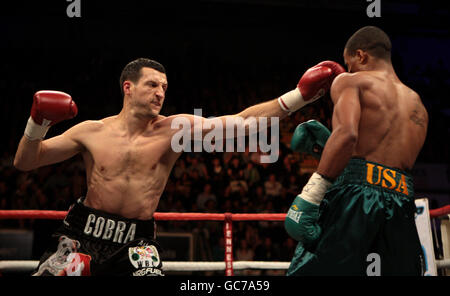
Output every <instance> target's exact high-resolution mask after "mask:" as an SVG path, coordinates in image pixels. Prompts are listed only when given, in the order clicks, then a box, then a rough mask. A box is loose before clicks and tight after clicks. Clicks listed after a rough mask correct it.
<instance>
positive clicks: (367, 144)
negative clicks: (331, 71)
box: [318, 51, 428, 178]
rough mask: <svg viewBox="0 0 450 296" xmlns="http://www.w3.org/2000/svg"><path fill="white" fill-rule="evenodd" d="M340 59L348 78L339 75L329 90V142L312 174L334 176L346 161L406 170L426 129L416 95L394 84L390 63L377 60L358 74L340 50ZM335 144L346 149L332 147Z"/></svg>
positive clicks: (397, 79)
mask: <svg viewBox="0 0 450 296" xmlns="http://www.w3.org/2000/svg"><path fill="white" fill-rule="evenodd" d="M344 60H345V61H346V64H347V66H348V70H349V72H350V73H344V74H342V75H340V76H339V77H338V78H337V79H336V80H335V81H334V82H333V86H332V88H331V97H332V100H333V102H334V104H335V107H334V108H335V110H334V113H333V131H334V135H332V136H331V137H334V139H333V141H329V142H330V143H333V145H331V144H330V145H329V146H330V147H328V151H327V152H328V153H324V155H323V156H322V159H321V163H320V165H319V168H318V171H320V172H322V173H323V174H324V175H328V176H330V177H333V178H334V177H337V175H338V174H339V173H340V172H341V171H342V169H343V168H344V167H345V165H346V162H347V161H348V158H349V157H360V158H364V159H366V160H368V161H373V162H377V163H380V164H384V165H386V166H390V167H395V168H399V169H402V170H410V169H412V167H413V165H414V163H415V161H416V158H417V156H418V154H419V152H420V149H421V148H422V146H423V144H424V142H425V138H426V133H427V126H428V114H427V111H426V109H425V107H424V106H423V104H422V102H421V99H420V97H419V95H418V94H417V93H416V92H415V91H413V90H412V89H410V88H409V87H407V86H406V85H404V84H403V83H402V82H401V81H400V79H399V78H398V77H397V75H396V74H395V71H394V70H393V68H392V65H391V64H390V63H387V62H383V61H381V60H378V61H377V63H376V64H375V65H376V66H374V67H373V69H359V68H358V64H357V63H355V62H353V60H352V57H351V56H349V55H348V54H346V51H344ZM335 130H336V131H335ZM341 130H342V132H340V131H341ZM331 137H330V139H331ZM349 138H352V140H349ZM336 139H337V140H338V141H339V142H341V143H347V144H344V145H339V144H338V145H336ZM352 141H354V143H353V144H352ZM346 147H348V148H349V149H348V150H349V151H346V150H347V149H346ZM332 150H335V151H332ZM330 152H331V153H330ZM334 152H335V153H334ZM338 154H339V155H340V156H341V157H335V156H336V155H338ZM344 154H345V155H346V157H343V156H344Z"/></svg>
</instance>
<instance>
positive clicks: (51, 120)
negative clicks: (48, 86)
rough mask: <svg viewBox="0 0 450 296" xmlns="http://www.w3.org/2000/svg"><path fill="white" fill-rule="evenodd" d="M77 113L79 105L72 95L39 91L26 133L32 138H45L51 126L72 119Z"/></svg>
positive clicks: (34, 98)
mask: <svg viewBox="0 0 450 296" xmlns="http://www.w3.org/2000/svg"><path fill="white" fill-rule="evenodd" d="M77 113H78V108H77V105H76V104H75V102H74V101H73V100H72V97H71V96H70V95H68V94H66V93H64V92H60V91H51V90H43V91H38V92H37V93H35V94H34V97H33V105H32V107H31V116H30V118H29V119H28V123H27V127H26V128H25V133H24V134H25V136H26V137H27V138H28V139H30V140H38V139H43V138H44V137H45V134H46V133H47V131H48V129H49V128H50V126H52V125H54V124H56V123H58V122H60V121H63V120H66V119H71V118H73V117H75V116H76V115H77Z"/></svg>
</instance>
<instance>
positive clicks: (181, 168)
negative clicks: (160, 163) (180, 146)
mask: <svg viewBox="0 0 450 296" xmlns="http://www.w3.org/2000/svg"><path fill="white" fill-rule="evenodd" d="M187 172H188V169H187V167H186V161H185V160H184V159H183V158H181V157H180V158H179V159H178V160H177V162H176V164H175V167H174V168H173V176H174V177H175V179H181V177H182V176H183V174H184V173H187Z"/></svg>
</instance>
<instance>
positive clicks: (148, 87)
mask: <svg viewBox="0 0 450 296" xmlns="http://www.w3.org/2000/svg"><path fill="white" fill-rule="evenodd" d="M129 90H130V97H131V100H130V103H131V104H132V105H133V106H134V107H135V108H137V109H138V110H137V111H138V112H139V113H140V114H141V115H144V116H148V117H155V116H157V115H158V114H159V112H160V111H161V108H162V105H163V103H164V99H165V97H166V91H167V77H166V74H164V73H161V72H159V71H157V70H155V69H152V68H142V69H141V78H140V79H139V80H138V81H137V82H136V83H132V82H131V83H130V87H129Z"/></svg>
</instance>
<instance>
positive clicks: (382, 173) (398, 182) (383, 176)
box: [366, 163, 409, 195]
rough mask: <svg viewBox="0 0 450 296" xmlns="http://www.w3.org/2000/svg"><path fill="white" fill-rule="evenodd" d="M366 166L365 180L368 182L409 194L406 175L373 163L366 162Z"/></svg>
mask: <svg viewBox="0 0 450 296" xmlns="http://www.w3.org/2000/svg"><path fill="white" fill-rule="evenodd" d="M366 166H367V173H366V181H367V182H368V183H369V184H371V185H375V186H380V187H382V188H385V189H389V190H395V191H397V192H399V193H402V194H405V195H409V192H408V183H407V182H406V178H407V177H405V175H404V174H402V173H400V172H398V171H395V170H392V169H389V168H386V167H383V166H381V165H376V164H373V163H366Z"/></svg>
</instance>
